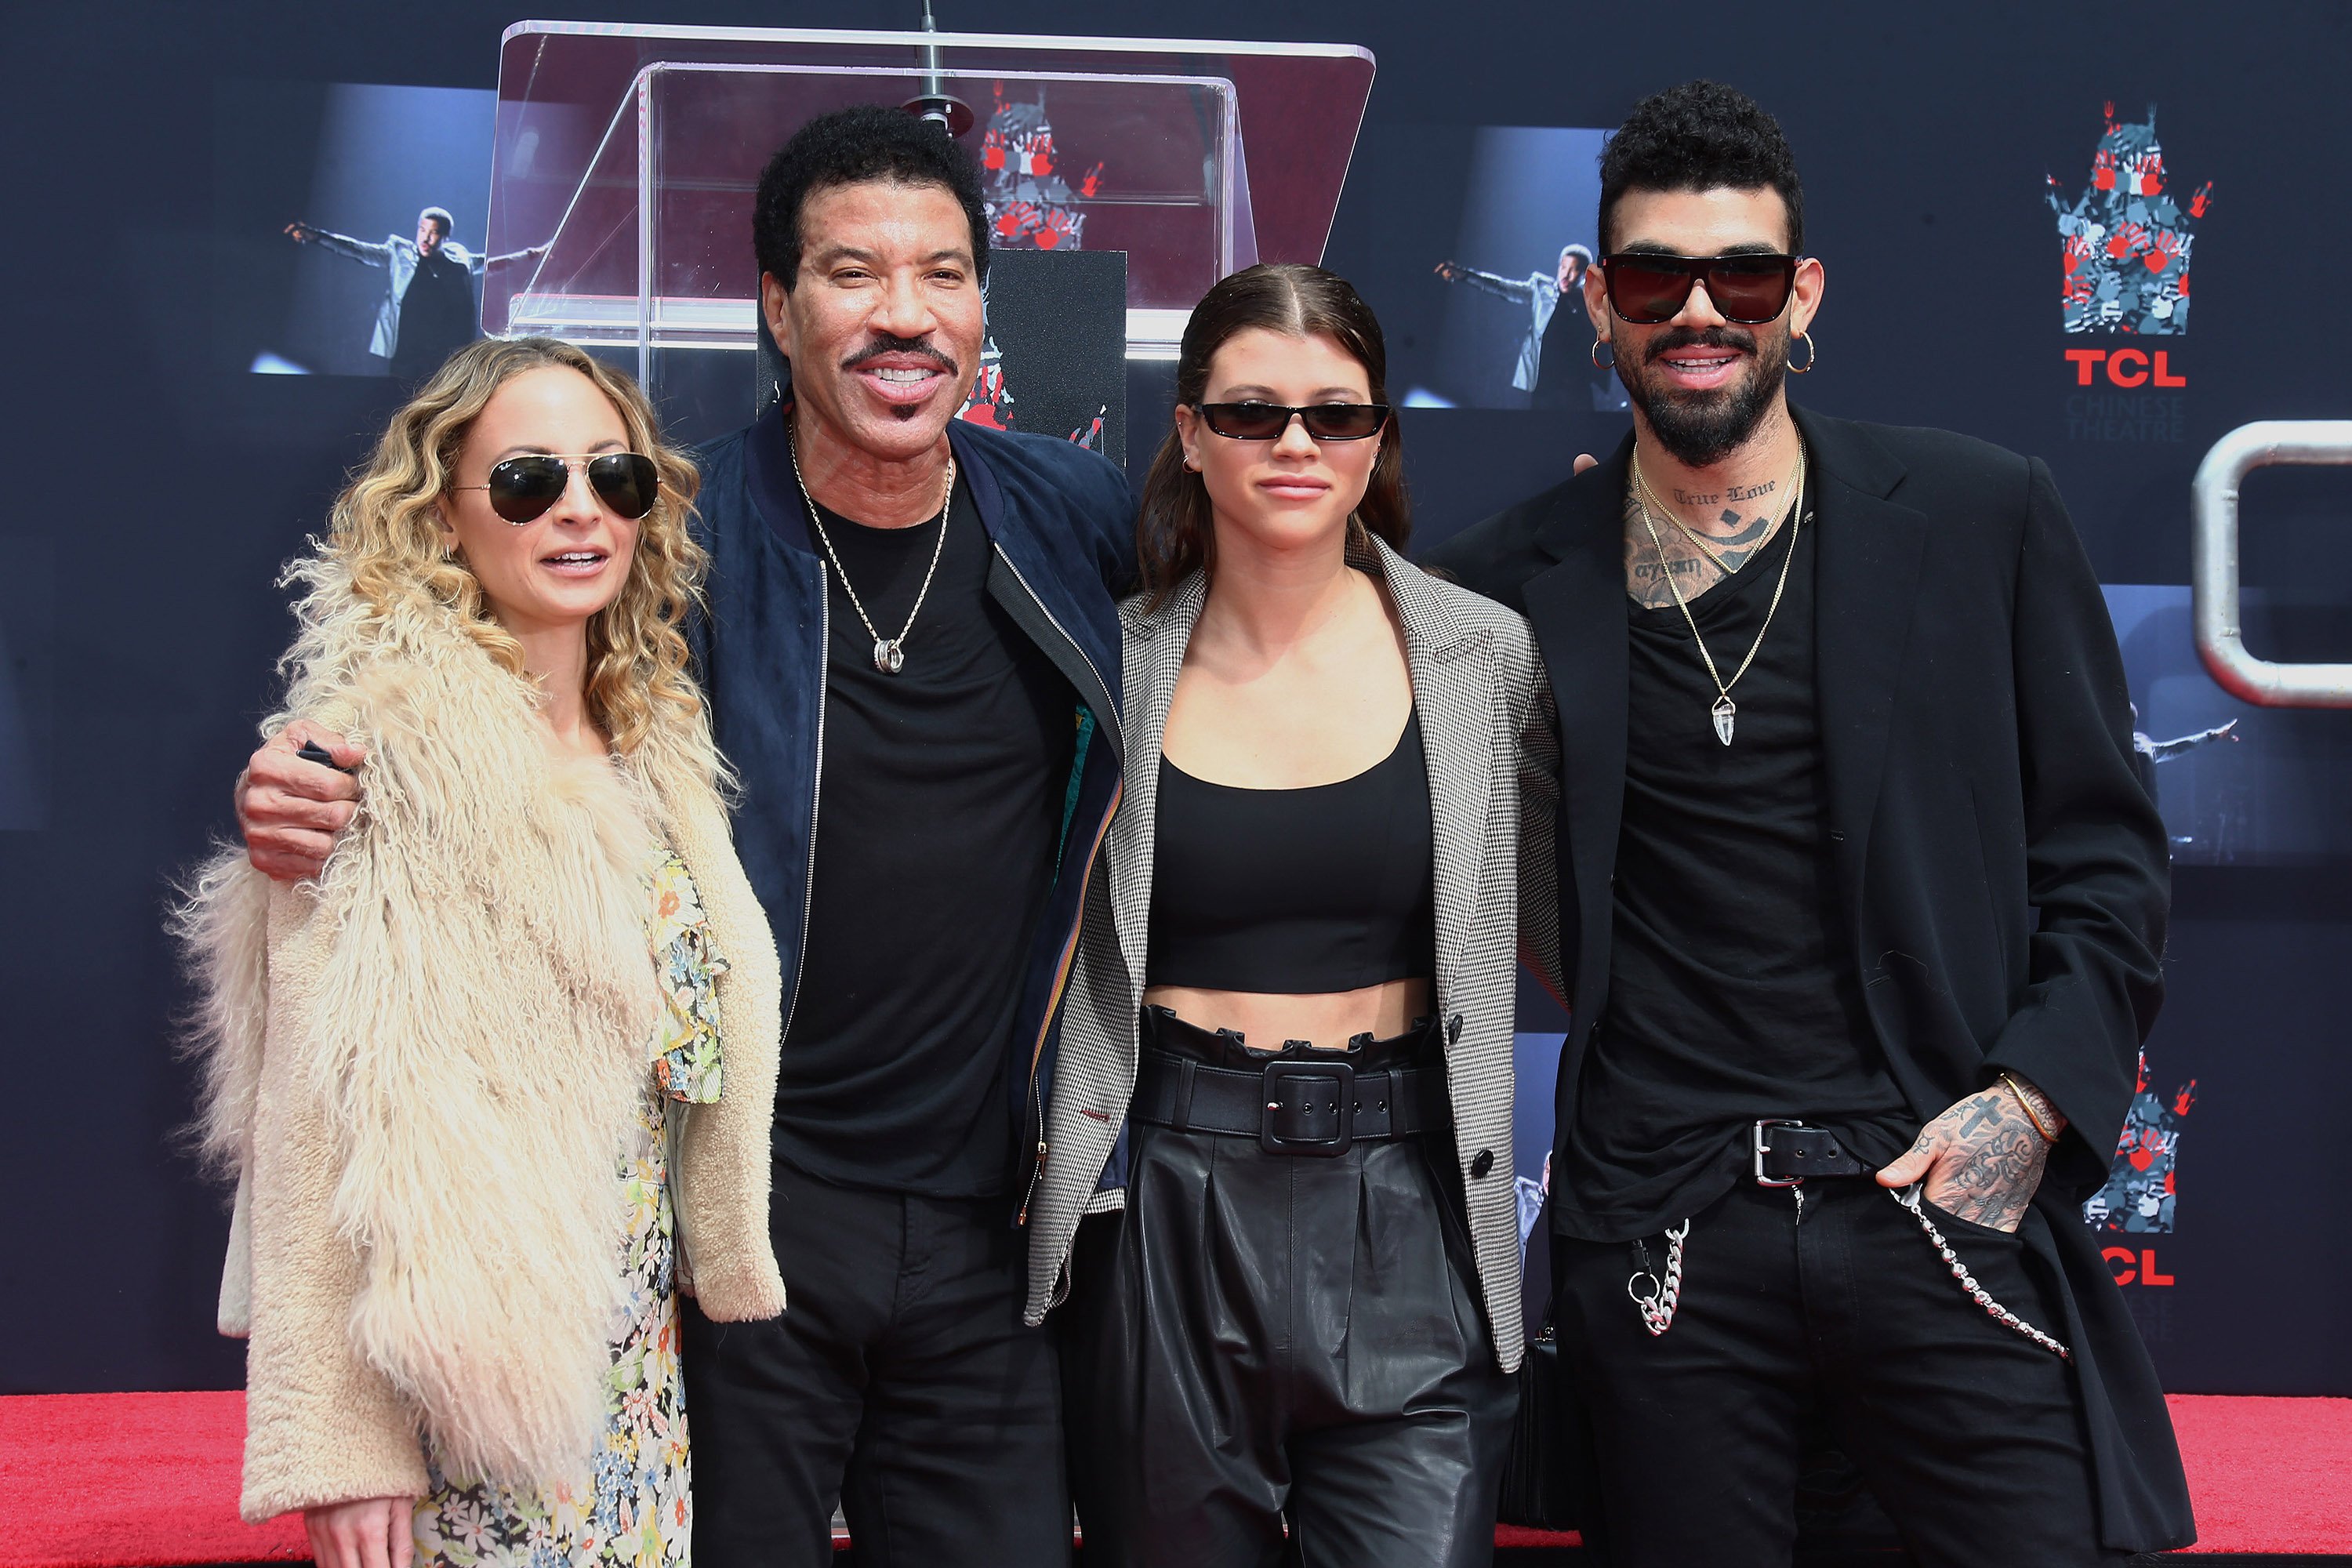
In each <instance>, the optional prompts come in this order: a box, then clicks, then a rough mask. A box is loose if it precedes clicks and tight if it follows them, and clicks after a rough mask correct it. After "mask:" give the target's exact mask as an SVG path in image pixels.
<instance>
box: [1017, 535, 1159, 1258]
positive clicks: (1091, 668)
mask: <svg viewBox="0 0 2352 1568" xmlns="http://www.w3.org/2000/svg"><path fill="white" fill-rule="evenodd" d="M991 548H992V549H993V550H994V551H995V552H996V558H997V559H998V560H999V561H1002V562H1003V563H1004V569H1005V570H1006V571H1008V572H1010V573H1012V574H1013V581H1014V582H1016V583H1018V584H1021V591H1022V592H1023V593H1024V594H1026V595H1029V602H1030V603H1031V604H1033V605H1036V606H1037V613H1038V614H1040V615H1042V616H1045V624H1046V625H1047V626H1052V627H1053V628H1054V630H1055V633H1057V634H1058V635H1059V636H1060V637H1061V639H1062V640H1063V641H1064V642H1066V643H1067V644H1069V645H1070V651H1071V652H1073V653H1075V654H1076V655H1077V656H1078V662H1079V663H1081V664H1083V665H1085V666H1086V667H1087V674H1088V675H1091V676H1093V677H1094V678H1095V686H1096V687H1097V689H1099V690H1100V691H1101V692H1102V694H1103V700H1104V701H1106V702H1108V703H1110V704H1111V714H1110V718H1111V722H1112V723H1113V724H1117V723H1118V700H1117V699H1116V698H1114V697H1113V696H1112V695H1111V689H1110V682H1109V681H1108V680H1105V679H1103V676H1102V671H1101V670H1099V669H1097V668H1095V661H1094V660H1093V659H1091V658H1087V650H1086V649H1085V648H1083V647H1079V646H1078V639H1077V638H1076V637H1072V636H1071V635H1070V631H1069V628H1068V627H1067V626H1064V625H1062V623H1061V622H1060V621H1059V620H1058V619H1056V618H1055V615H1054V612H1053V611H1052V610H1051V609H1049V608H1047V607H1046V605H1045V600H1043V599H1041V598H1039V597H1038V596H1037V590H1036V589H1034V588H1032V587H1031V586H1030V585H1029V579H1028V578H1026V577H1024V576H1023V575H1022V574H1021V568H1020V567H1019V566H1017V565H1015V564H1013V557H1011V556H1010V555H1007V554H1006V553H1004V546H1003V545H1001V544H996V543H994V542H991ZM1125 793H1126V785H1125V784H1124V782H1122V783H1121V784H1118V786H1116V787H1114V788H1113V789H1112V791H1111V797H1110V810H1109V811H1108V812H1105V813H1104V814H1103V819H1102V825H1101V826H1099V827H1097V828H1096V830H1095V841H1094V846H1093V847H1092V848H1090V849H1088V850H1087V863H1086V865H1085V866H1084V867H1083V868H1081V873H1080V874H1081V878H1082V879H1081V880H1080V882H1079V883H1078V918H1077V919H1076V921H1073V922H1072V923H1071V926H1070V934H1069V936H1068V937H1067V938H1066V940H1065V941H1064V942H1063V943H1062V956H1061V959H1060V961H1059V963H1058V964H1057V965H1056V967H1055V973H1054V988H1053V990H1052V992H1051V993H1050V994H1048V995H1047V997H1046V999H1045V1016H1044V1017H1042V1018H1040V1019H1039V1020H1038V1021H1037V1043H1036V1044H1035V1045H1034V1046H1033V1047H1030V1050H1029V1114H1030V1115H1031V1116H1032V1117H1033V1118H1034V1119H1035V1121H1036V1123H1037V1153H1036V1157H1035V1162H1034V1163H1033V1164H1032V1165H1031V1166H1030V1167H1029V1185H1028V1187H1027V1188H1026V1189H1025V1190H1024V1191H1023V1193H1022V1194H1021V1208H1020V1212H1019V1213H1017V1214H1015V1215H1013V1224H1014V1225H1016V1226H1025V1225H1027V1224H1028V1223H1029V1204H1030V1201H1031V1200H1032V1199H1034V1197H1035V1196H1036V1195H1037V1184H1039V1183H1040V1182H1042V1181H1044V1180H1045V1161H1046V1159H1047V1158H1048V1157H1049V1156H1050V1155H1051V1154H1052V1153H1053V1145H1052V1144H1050V1143H1048V1142H1046V1141H1045V1091H1044V1089H1042V1088H1041V1087H1040V1086H1039V1084H1038V1082H1037V1064H1038V1063H1039V1062H1041V1061H1043V1060H1044V1059H1045V1036H1046V1035H1047V1034H1048V1033H1049V1032H1050V1031H1051V1030H1052V1029H1053V1027H1054V1014H1055V1012H1056V1011H1057V1010H1058V1009H1059V1008H1060V1007H1061V1005H1062V993H1063V992H1064V991H1065V990H1066V989H1067V988H1068V985H1069V982H1070V960H1071V958H1072V956H1073V955H1074V954H1075V953H1076V952H1077V946H1078V931H1079V929H1080V928H1081V927H1082V926H1084V925H1085V924H1086V918H1087V894H1086V888H1087V883H1086V880H1084V879H1091V878H1092V877H1093V876H1094V874H1095V857H1096V856H1097V855H1098V854H1099V853H1101V851H1102V841H1103V835H1104V834H1105V833H1107V832H1108V831H1109V830H1110V819H1111V817H1112V816H1116V815H1117V814H1118V802H1119V797H1120V796H1121V795H1123V794H1125Z"/></svg>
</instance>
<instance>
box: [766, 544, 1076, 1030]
mask: <svg viewBox="0 0 2352 1568" xmlns="http://www.w3.org/2000/svg"><path fill="white" fill-rule="evenodd" d="M816 587H817V595H816V633H817V637H816V646H817V670H818V679H817V687H816V767H815V769H814V771H813V772H812V773H810V774H809V835H808V868H807V869H806V871H804V872H803V876H802V886H801V949H800V953H799V956H797V957H795V958H794V959H793V1005H791V1006H790V1007H787V1008H785V1009H784V1026H783V1028H782V1030H781V1031H779V1032H778V1034H777V1036H776V1039H777V1042H778V1043H779V1044H782V1042H783V1041H785V1040H788V1039H790V1038H791V1037H792V1033H793V1016H795V1015H797V1014H798V1013H799V1012H800V1010H801V984H802V982H803V981H804V980H806V979H807V978H808V977H807V976H806V975H805V974H803V973H801V970H802V966H803V964H805V963H807V962H808V931H809V915H810V914H811V913H812V912H813V911H814V910H815V908H816V813H817V806H818V805H819V804H820V797H821V796H822V795H823V793H824V668H825V667H826V664H827V663H828V662H829V661H830V660H831V659H832V658H833V584H832V581H831V579H829V578H828V577H827V576H826V575H825V571H824V562H822V561H820V562H818V563H816ZM1079 657H1080V658H1084V657H1086V656H1085V652H1084V650H1081V651H1080V653H1079Z"/></svg>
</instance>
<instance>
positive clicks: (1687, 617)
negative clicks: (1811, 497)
mask: <svg viewBox="0 0 2352 1568" xmlns="http://www.w3.org/2000/svg"><path fill="white" fill-rule="evenodd" d="M1649 488H1650V487H1649V486H1648V485H1647V484H1645V483H1643V479H1642V459H1641V458H1640V456H1639V455H1638V454H1637V455H1636V456H1635V457H1634V458H1633V504H1634V505H1635V506H1636V507H1638V508H1640V509H1641V512H1642V526H1643V528H1646V529H1648V530H1649V531H1650V548H1651V549H1653V550H1654V551H1656V552H1658V571H1659V573H1660V574H1663V575H1664V578H1665V580H1666V591H1667V592H1669V593H1671V594H1672V595H1674V596H1675V606H1676V607H1677V608H1679V609H1680V610H1681V611H1682V613H1683V620H1684V621H1685V623H1686V624H1687V625H1688V626H1690V634H1691V641H1693V642H1694V643H1696V644H1697V645H1698V657H1699V659H1700V661H1701V662H1702V663H1704V664H1705V665H1706V675H1707V679H1709V680H1712V681H1714V682H1715V689H1716V691H1717V697H1716V700H1715V706H1714V707H1713V708H1711V709H1709V710H1707V711H1708V712H1709V714H1711V715H1712V716H1713V718H1714V720H1715V738H1716V739H1717V740H1718V741H1720V742H1723V743H1724V744H1725V745H1729V744H1731V727H1732V725H1733V723H1734V722H1735V721H1738V717H1739V704H1738V703H1737V702H1734V701H1733V700H1731V689H1732V688H1733V687H1735V686H1737V685H1738V684H1739V678H1740V677H1741V676H1743V675H1745V674H1747V673H1748V666H1749V665H1751V664H1754V663H1755V662H1756V650H1757V649H1759V648H1760V647H1763V646H1764V634H1765V633H1766V632H1769V631H1770V630H1771V629H1772V612H1773V611H1775V610H1777V609H1779V608H1780V593H1781V590H1782V589H1784V588H1786V587H1788V585H1789V566H1790V563H1791V562H1794V561H1795V560H1796V559H1797V530H1798V529H1800V528H1801V527H1803V526H1804V521H1805V520H1804V519H1803V517H1801V516H1800V515H1798V509H1799V508H1800V507H1801V506H1802V505H1803V504H1804V500H1805V448H1804V446H1803V444H1802V443H1799V445H1798V447H1797V471H1796V476H1795V481H1794V483H1793V485H1792V486H1791V489H1793V490H1794V491H1795V494H1793V495H1792V496H1791V497H1790V500H1789V512H1790V523H1789V553H1788V554H1787V555H1786V556H1784V557H1783V558H1782V559H1781V562H1780V582H1778V583H1776V584H1773V587H1772V603H1771V604H1770V605H1768V606H1767V607H1766V608H1765V611H1764V624H1763V625H1762V626H1758V627H1757V628H1756V640H1755V641H1754V642H1753V643H1750V644H1749V645H1748V657H1747V658H1743V659H1741V660H1740V661H1739V668H1738V669H1736V670H1734V671H1732V674H1731V679H1729V680H1726V679H1723V675H1722V672H1721V671H1719V670H1718V669H1717V668H1716V667H1715V656H1714V655H1713V654H1711V653H1709V652H1707V651H1706V638H1705V637H1701V636H1699V632H1698V618H1697V617H1696V616H1693V615H1692V614H1691V607H1690V602H1689V601H1688V600H1686V599H1685V598H1684V597H1683V589H1682V584H1679V583H1677V582H1675V574H1674V572H1673V570H1672V569H1671V568H1670V567H1669V566H1668V565H1667V564H1666V545H1665V541H1664V540H1663V539H1661V538H1659V537H1658V525H1657V523H1656V521H1654V519H1652V517H1651V516H1650V504H1649V502H1648V501H1646V500H1643V494H1644V493H1645V492H1646V491H1647V490H1648V489H1649ZM1669 521H1672V520H1671V519H1669ZM1713 553H1714V552H1712V551H1709V552H1708V554H1709V555H1710V556H1711V555H1713ZM1721 564H1722V563H1721V562H1720V561H1717V565H1721Z"/></svg>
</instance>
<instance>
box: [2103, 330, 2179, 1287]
mask: <svg viewBox="0 0 2352 1568" xmlns="http://www.w3.org/2000/svg"><path fill="white" fill-rule="evenodd" d="M2124 352H2125V353H2130V352H2131V351H2130V350H2128V349H2126V350H2125V351H2124ZM2099 1256H2100V1257H2101V1258H2105V1259H2106V1262H2107V1268H2108V1270H2109V1271H2110V1272H2111V1273H2113V1274H2114V1275H2115V1277H2116V1284H2118V1285H2130V1284H2134V1283H2137V1284H2141V1285H2169V1284H2171V1283H2172V1276H2171V1275H2169V1274H2159V1273H2158V1272H2157V1271H2156V1248H2154V1247H2145V1248H2143V1249H2141V1250H2140V1251H2138V1252H2134V1251H2133V1250H2132V1249H2131V1248H2130V1247H2101V1248H2100V1249H2099Z"/></svg>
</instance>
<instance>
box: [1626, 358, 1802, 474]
mask: <svg viewBox="0 0 2352 1568" xmlns="http://www.w3.org/2000/svg"><path fill="white" fill-rule="evenodd" d="M1779 336H1780V335H1779V334H1768V335H1767V336H1766V337H1765V338H1764V339H1763V340H1762V341H1761V342H1759V339H1758V336H1757V334H1755V333H1753V332H1744V331H1740V330H1739V329H1738V328H1737V327H1708V328H1705V329H1703V330H1699V329H1685V330H1682V331H1673V332H1665V333H1661V334H1660V335H1659V336H1658V337H1657V339H1655V340H1654V342H1651V344H1650V345H1649V348H1648V350H1647V352H1646V353H1644V355H1643V370H1642V371H1641V372H1639V373H1635V372H1634V371H1633V369H1632V367H1631V366H1629V365H1626V364H1623V363H1620V364H1619V366H1618V370H1617V379H1618V380H1620V381H1622V382H1623V383H1624V384H1625V395H1626V396H1627V397H1629V398H1631V399H1632V400H1633V406H1634V407H1636V408H1638V409H1640V410H1641V411H1642V417H1643V418H1644V419H1645V420H1647V421H1648V422H1649V426H1650V433H1651V434H1652V435H1654V436H1655V437H1657V438H1658V445H1659V446H1661V447H1664V448H1665V449H1666V455H1667V456H1669V457H1671V458H1674V459H1675V461H1676V462H1678V463H1681V464H1682V465H1683V466H1684V467H1685V468H1707V467H1709V466H1711V465H1713V464H1716V463H1719V462H1721V461H1722V460H1723V459H1724V458H1727V457H1729V456H1730V455H1731V454H1732V453H1734V452H1736V451H1738V449H1739V448H1740V447H1742V446H1744V445H1746V444H1747V441H1748V437H1750V436H1753V435H1754V434H1755V433H1756V426H1758V425H1759V424H1761V423H1763V419H1764V416H1765V415H1766V414H1768V413H1769V412H1770V411H1771V407H1772V404H1773V400H1774V399H1776V398H1777V397H1779V396H1780V387H1781V384H1782V383H1783V382H1784V381H1785V379H1786V378H1787V375H1788V369H1789V356H1788V353H1787V347H1786V342H1785V341H1781V342H1778V343H1776V342H1775V341H1774V340H1775V339H1776V338H1778V337H1779ZM1698 347H1706V348H1727V349H1738V350H1744V351H1747V352H1748V353H1752V354H1754V355H1755V359H1756V368H1755V370H1754V371H1753V372H1751V373H1750V374H1748V376H1747V377H1746V378H1745V379H1744V380H1742V381H1740V382H1737V383H1735V384H1732V385H1730V386H1727V387H1726V388H1724V389H1723V390H1722V391H1720V392H1717V393H1712V394H1708V395H1702V396H1698V397H1678V396H1675V395H1673V394H1671V393H1664V392H1660V391H1658V390H1656V389H1655V388H1654V387H1653V386H1652V384H1650V379H1649V375H1648V366H1650V365H1652V364H1654V363H1657V362H1658V361H1659V360H1661V359H1663V358H1664V357H1665V356H1666V355H1667V354H1669V353H1674V352H1675V350H1677V349H1686V348H1698Z"/></svg>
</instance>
